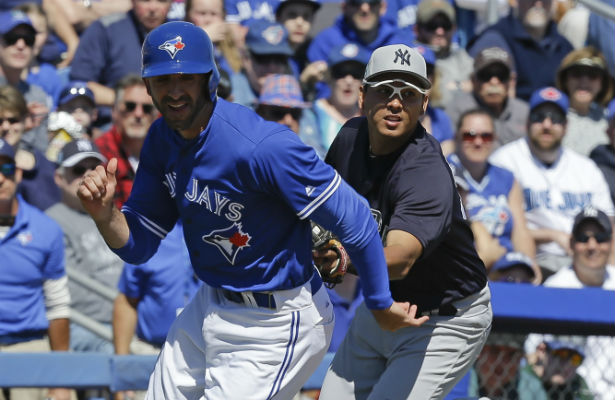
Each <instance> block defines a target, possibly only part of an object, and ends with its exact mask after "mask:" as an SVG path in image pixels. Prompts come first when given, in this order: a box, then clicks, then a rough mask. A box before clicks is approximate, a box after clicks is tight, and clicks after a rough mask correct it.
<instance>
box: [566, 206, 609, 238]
mask: <svg viewBox="0 0 615 400" xmlns="http://www.w3.org/2000/svg"><path fill="white" fill-rule="evenodd" d="M588 220H589V221H595V222H597V223H598V225H599V226H600V227H601V228H602V229H603V230H604V232H605V233H607V234H609V235H611V234H612V231H613V230H612V228H611V221H610V220H609V217H608V216H607V215H606V214H605V213H604V211H602V210H599V209H597V208H595V207H592V206H588V207H585V208H584V209H583V210H582V211H581V212H580V213H578V214H577V215H576V216H575V217H574V223H573V224H572V234H573V235H576V234H577V233H578V230H579V227H580V226H581V224H582V223H583V222H585V221H588Z"/></svg>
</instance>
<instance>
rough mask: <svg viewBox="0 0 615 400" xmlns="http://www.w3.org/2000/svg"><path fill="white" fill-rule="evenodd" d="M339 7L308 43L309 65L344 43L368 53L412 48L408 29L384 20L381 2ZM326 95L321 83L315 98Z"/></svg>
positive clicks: (347, 2)
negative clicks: (336, 14) (387, 48)
mask: <svg viewBox="0 0 615 400" xmlns="http://www.w3.org/2000/svg"><path fill="white" fill-rule="evenodd" d="M341 7H342V15H340V16H339V17H338V18H337V19H336V20H335V22H334V23H333V25H332V26H330V27H328V28H326V29H323V30H322V31H321V32H320V33H318V35H316V37H314V40H312V43H311V44H310V47H309V48H308V52H307V54H308V60H309V61H310V62H314V61H319V60H322V61H327V59H328V58H329V54H331V50H332V49H333V48H334V47H336V46H343V45H345V44H347V43H354V44H356V45H357V46H359V47H361V48H362V50H363V51H366V52H367V53H369V54H371V52H372V51H374V50H376V49H377V48H379V47H382V46H386V45H389V44H396V43H403V44H406V45H408V46H411V45H412V42H413V39H414V37H413V34H412V31H411V30H409V29H399V28H398V27H397V25H396V24H395V22H394V21H392V20H389V19H388V18H384V13H385V11H386V2H385V1H381V0H344V1H343V2H342V4H341ZM329 94H330V88H329V87H328V86H327V85H326V84H325V83H324V82H321V83H319V84H318V85H317V95H316V96H317V98H326V97H328V96H329Z"/></svg>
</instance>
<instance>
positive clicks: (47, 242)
mask: <svg viewBox="0 0 615 400" xmlns="http://www.w3.org/2000/svg"><path fill="white" fill-rule="evenodd" d="M21 177H22V171H21V169H20V168H19V167H18V166H17V163H16V152H15V149H14V148H13V146H11V145H10V144H9V143H8V142H6V141H5V140H3V139H0V260H2V262H0V293H2V299H1V302H2V305H1V307H2V312H1V313H0V352H13V353H46V352H49V351H68V349H69V348H68V346H69V338H70V336H69V328H68V327H69V312H70V310H69V304H70V294H69V291H68V286H67V278H66V272H65V269H64V241H63V239H62V229H61V228H60V226H59V225H58V224H57V223H56V222H55V221H54V220H52V219H51V218H49V217H48V216H46V215H45V214H44V213H42V212H41V211H40V210H38V209H36V208H35V207H33V206H31V205H30V204H28V203H27V202H26V201H25V200H24V199H23V197H21V196H20V195H19V194H18V192H17V186H18V184H19V181H20V179H21ZM8 393H9V398H10V399H43V398H53V399H63V400H64V399H69V398H70V391H69V389H63V388H54V389H42V388H11V389H8ZM0 397H2V398H4V396H1V395H0Z"/></svg>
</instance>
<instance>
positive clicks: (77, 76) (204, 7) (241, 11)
mask: <svg viewBox="0 0 615 400" xmlns="http://www.w3.org/2000/svg"><path fill="white" fill-rule="evenodd" d="M491 3H492V2H491V1H485V0H472V1H470V0H390V1H385V0H337V1H335V0H333V1H331V2H321V1H320V0H282V1H280V0H226V1H225V0H83V1H74V0H31V1H23V0H8V1H3V2H1V4H0V260H2V261H1V262H0V352H2V351H47V350H50V349H51V350H60V351H65V350H69V349H70V350H71V351H98V352H106V353H113V352H115V353H117V354H126V353H129V352H133V353H152V352H153V353H155V352H157V351H158V350H159V348H160V345H161V343H162V342H163V339H164V335H165V334H166V329H168V326H169V325H170V323H171V321H172V320H173V318H174V316H175V315H176V313H177V312H179V311H180V310H181V308H182V307H183V306H184V305H185V304H186V302H187V301H189V299H190V297H191V296H192V294H193V293H194V291H195V290H196V288H197V287H198V282H197V280H196V279H195V277H194V275H193V273H192V269H191V266H190V260H189V257H188V255H187V252H186V250H185V245H184V244H183V237H182V228H181V226H180V225H178V226H176V227H175V229H174V230H173V231H172V232H171V233H170V234H169V235H168V237H167V238H166V239H165V240H164V241H163V242H162V243H161V246H160V248H159V250H158V253H157V254H156V255H155V256H154V257H153V258H152V259H151V260H149V261H148V262H147V263H145V264H142V265H129V264H124V263H123V262H122V261H121V260H119V258H117V257H116V256H115V255H113V253H112V252H110V251H109V249H108V248H107V246H106V244H105V243H104V241H103V240H102V238H101V237H100V236H99V235H98V232H97V229H96V227H95V225H94V222H93V221H92V220H90V218H89V217H87V215H86V214H85V213H84V212H83V209H82V208H81V205H80V203H79V201H78V199H77V196H76V193H75V190H76V186H77V184H78V182H79V180H80V178H81V176H83V174H84V173H85V172H86V171H87V170H89V169H91V168H95V167H96V166H97V165H100V164H105V163H106V162H107V161H108V160H110V159H111V158H117V159H118V171H117V179H118V189H117V198H116V199H115V202H116V205H117V206H118V207H120V208H121V206H122V205H123V203H124V202H125V201H126V199H127V198H128V196H129V195H130V191H131V188H132V181H133V179H134V176H135V174H136V172H137V169H138V165H139V158H140V157H147V156H148V155H147V154H143V155H142V154H140V153H141V148H142V146H143V142H144V140H145V137H146V135H147V131H148V129H149V126H150V125H151V124H152V122H153V121H154V120H155V119H156V118H157V116H158V111H157V110H156V107H155V105H154V103H153V101H152V99H151V97H150V96H149V94H148V93H147V89H146V87H145V85H144V83H143V81H142V80H141V78H140V72H141V44H142V43H143V40H144V38H145V36H146V35H147V33H148V32H149V31H151V30H152V29H154V28H155V27H157V26H159V25H160V24H162V23H164V22H165V21H169V20H185V21H188V22H192V23H194V24H195V25H197V26H199V27H201V28H202V29H204V30H205V31H206V32H207V33H208V35H209V36H210V37H211V39H212V42H213V43H214V50H215V59H216V63H217V64H218V68H219V69H220V71H221V75H222V76H221V83H220V87H219V89H218V96H219V98H220V99H224V100H222V101H231V102H236V103H239V104H242V105H244V106H246V107H250V108H253V109H254V110H255V111H256V112H257V113H258V114H259V115H260V116H261V117H262V118H264V119H267V120H271V121H275V122H278V123H280V124H284V125H286V126H288V127H289V128H290V129H291V130H292V131H293V132H295V133H296V134H297V135H299V137H300V138H301V139H302V140H303V141H304V142H305V143H306V144H308V145H310V146H312V147H314V149H315V150H316V152H317V154H318V155H319V156H320V157H322V158H323V159H324V157H325V155H326V152H327V150H328V148H329V146H330V145H331V143H332V141H333V139H334V138H335V136H336V135H337V132H338V131H339V129H340V128H341V127H342V125H343V124H344V123H345V122H346V121H347V120H349V119H350V118H353V117H356V116H358V115H359V114H360V109H359V107H358V97H359V88H360V86H361V85H362V79H363V73H364V70H365V66H366V64H367V62H368V59H369V56H370V54H371V52H372V51H373V50H375V49H376V48H378V47H380V46H383V45H388V44H397V43H403V44H406V45H410V46H412V47H416V48H417V49H418V51H419V53H420V54H421V55H422V56H423V57H424V58H425V61H426V64H427V72H428V76H429V79H430V80H431V81H432V83H433V88H432V90H431V92H430V103H429V106H428V108H427V111H426V112H425V115H423V116H422V117H421V123H422V124H423V126H424V127H425V128H426V130H427V131H428V132H429V133H431V134H432V135H433V136H434V137H435V138H436V139H437V140H438V141H439V142H440V144H441V149H442V152H443V156H444V157H446V158H447V160H448V161H449V164H450V166H451V169H452V171H453V174H454V177H455V180H456V183H457V187H458V191H459V193H460V194H461V198H462V202H463V206H464V207H465V210H466V213H467V218H468V223H469V224H470V226H471V228H472V232H473V233H474V237H475V245H476V248H477V250H478V253H479V256H480V257H481V259H482V260H483V262H484V264H485V266H486V268H487V272H488V276H489V279H490V280H492V281H502V282H511V283H517V284H519V283H521V284H532V285H544V286H552V287H569V288H585V287H600V288H603V289H609V290H613V289H615V267H614V266H613V265H614V264H615V262H614V260H615V250H614V248H615V246H613V235H612V232H613V228H612V224H613V222H614V218H615V208H614V202H615V100H614V99H613V97H614V95H615V78H614V76H613V74H614V73H615V56H614V53H615V34H613V32H614V31H615V21H613V20H609V19H607V18H605V17H603V16H601V15H600V14H596V13H595V12H594V11H592V10H589V9H587V8H585V7H583V6H582V5H579V4H576V3H573V2H572V1H571V0H541V1H537V0H516V1H509V2H506V1H497V0H495V1H493V4H491ZM605 4H609V3H608V2H606V3H605ZM493 5H495V6H496V7H495V11H496V13H498V14H499V19H498V20H497V21H495V22H494V21H491V20H489V19H488V18H487V16H486V15H487V14H488V13H487V11H488V9H490V7H491V6H493ZM610 6H611V8H612V6H613V4H612V3H611V4H610ZM491 11H493V8H491ZM319 16H320V17H323V18H324V17H325V16H326V17H327V18H324V20H329V21H331V24H330V25H329V26H322V25H319V24H317V19H318V17H319ZM186 40H187V39H186ZM169 182H171V181H169ZM169 182H165V185H171V184H170V183H169ZM169 190H170V191H171V192H173V191H174V188H173V187H169ZM19 271H21V272H19ZM71 273H75V274H82V275H86V276H87V277H89V278H91V279H92V280H93V281H95V283H96V284H97V285H102V286H104V287H106V288H108V289H111V290H113V291H115V292H116V293H118V294H117V296H116V297H115V298H109V297H108V296H107V297H105V296H104V295H101V294H100V293H99V292H97V291H95V290H91V289H88V288H84V287H83V286H82V284H80V283H77V282H75V281H74V280H72V278H71ZM329 293H330V297H331V299H332V302H333V304H334V307H335V309H336V319H337V325H336V333H335V335H334V338H338V339H339V340H337V341H335V340H334V341H333V342H332V344H331V348H330V351H335V349H336V346H337V345H338V344H339V341H340V340H341V338H342V337H343V334H344V331H345V330H346V329H347V327H348V324H349V321H350V320H351V319H352V317H353V315H354V310H355V309H356V307H357V306H358V304H359V303H360V302H361V299H362V295H361V290H360V282H359V281H358V278H356V277H354V276H351V277H347V279H346V280H345V281H344V282H343V283H342V284H340V285H338V286H336V287H335V288H332V289H329ZM24 299H27V300H24ZM24 301H26V303H24ZM69 306H70V308H72V309H73V310H75V311H76V312H80V313H82V314H84V315H86V316H87V317H89V318H90V319H91V320H92V323H93V324H99V325H101V326H103V327H104V328H106V329H108V331H109V336H108V337H105V338H103V337H101V336H100V335H99V334H94V333H92V332H91V331H90V330H88V329H86V328H84V327H83V326H81V325H80V324H77V323H75V322H74V321H73V322H71V323H70V324H69ZM491 336H492V337H490V339H489V341H488V343H487V345H486V346H485V349H484V350H483V353H482V354H481V356H480V357H479V360H478V362H477V365H476V368H475V369H474V371H473V372H472V374H471V376H470V377H469V382H470V383H469V386H468V388H467V390H466V392H465V394H466V395H468V396H490V397H491V398H492V399H496V398H506V399H508V398H515V399H517V398H518V399H524V398H528V399H529V398H532V399H542V398H544V399H564V398H580V399H609V398H611V399H612V395H613V393H615V380H614V379H613V374H612V370H613V368H615V363H614V361H613V360H615V357H613V354H614V353H615V340H614V339H613V338H605V337H592V336H589V337H584V338H583V340H581V341H579V340H576V339H575V338H567V337H553V336H548V335H547V336H544V335H530V336H529V337H526V336H523V335H516V336H515V335H501V334H499V333H492V335H491ZM577 339H578V338H577ZM609 357H610V358H609ZM503 359H506V360H507V361H506V362H507V363H508V365H509V366H514V368H510V369H503V370H501V371H500V372H497V371H498V367H497V365H499V364H501V363H502V360H503ZM501 368H504V367H501ZM506 368H509V367H506ZM609 370H610V371H611V373H610V374H609V373H608V372H607V371H609ZM24 393H25V394H24ZM24 393H22V394H20V392H19V391H15V392H14V393H13V391H11V393H10V396H12V397H10V398H11V399H14V398H18V399H22V398H23V399H36V398H41V399H42V398H45V396H47V395H49V396H55V397H54V398H55V399H58V400H60V399H69V398H74V397H75V396H76V395H79V396H81V397H83V393H77V394H75V393H72V392H71V391H68V390H65V389H53V390H50V391H49V392H47V391H45V390H43V391H40V390H39V391H26V392H24ZM8 395H9V391H8V390H7V389H4V390H1V389H0V399H4V398H9V397H8ZM129 395H130V397H132V396H134V395H135V394H134V393H130V394H129ZM138 395H139V394H138V393H137V396H138ZM17 396H24V397H17ZM571 396H572V397H571ZM574 396H576V397H574ZM121 397H123V396H122V394H119V395H118V398H121Z"/></svg>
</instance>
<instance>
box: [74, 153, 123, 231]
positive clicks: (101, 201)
mask: <svg viewBox="0 0 615 400" xmlns="http://www.w3.org/2000/svg"><path fill="white" fill-rule="evenodd" d="M116 171H117V158H112V159H111V160H110V161H109V163H108V164H107V167H106V168H105V167H104V166H102V165H99V166H97V167H96V169H94V170H90V171H87V172H86V173H85V175H83V178H82V179H81V182H80V183H79V187H78V188H77V196H78V197H79V200H80V201H81V204H82V205H83V208H84V209H85V211H87V212H88V213H89V214H90V215H91V216H92V218H93V219H94V221H108V220H110V219H111V213H112V210H113V197H114V195H115V187H116V185H117V180H116V179H115V172H116Z"/></svg>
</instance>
